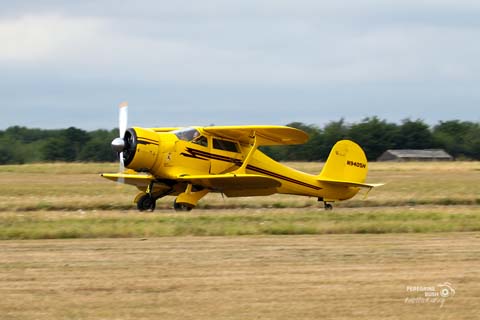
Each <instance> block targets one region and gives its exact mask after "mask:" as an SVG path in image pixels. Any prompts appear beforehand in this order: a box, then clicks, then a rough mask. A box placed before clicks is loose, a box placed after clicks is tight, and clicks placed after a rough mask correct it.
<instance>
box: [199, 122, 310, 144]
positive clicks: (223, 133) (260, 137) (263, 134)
mask: <svg viewBox="0 0 480 320" xmlns="http://www.w3.org/2000/svg"><path fill="white" fill-rule="evenodd" d="M203 131H205V132H207V133H210V134H212V135H214V136H218V137H223V138H227V139H231V140H236V141H239V142H241V143H250V140H251V137H252V136H253V134H255V136H256V137H257V142H258V145H260V146H273V145H281V144H302V143H305V142H307V140H308V135H307V134H306V133H305V132H303V131H302V130H298V129H295V128H291V127H286V126H222V127H217V126H215V127H204V128H203Z"/></svg>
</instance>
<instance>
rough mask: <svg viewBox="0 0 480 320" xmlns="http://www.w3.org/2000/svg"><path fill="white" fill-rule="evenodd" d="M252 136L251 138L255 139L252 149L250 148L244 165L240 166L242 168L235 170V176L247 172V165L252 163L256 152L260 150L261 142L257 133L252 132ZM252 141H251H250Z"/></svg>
mask: <svg viewBox="0 0 480 320" xmlns="http://www.w3.org/2000/svg"><path fill="white" fill-rule="evenodd" d="M251 134H252V135H251V136H250V139H253V144H251V146H252V147H251V148H250V151H248V154H247V156H246V157H245V160H243V163H242V165H241V166H240V168H238V169H237V170H235V171H234V172H233V174H236V173H246V172H245V169H246V168H247V165H248V163H249V162H250V159H251V158H252V156H253V154H254V153H255V151H256V150H257V148H258V145H259V141H258V140H257V135H256V133H255V131H252V133H251ZM250 141H251V140H250Z"/></svg>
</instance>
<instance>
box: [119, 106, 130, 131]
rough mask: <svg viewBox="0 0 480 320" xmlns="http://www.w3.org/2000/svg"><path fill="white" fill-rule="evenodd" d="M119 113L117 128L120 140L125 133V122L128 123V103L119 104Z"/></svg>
mask: <svg viewBox="0 0 480 320" xmlns="http://www.w3.org/2000/svg"><path fill="white" fill-rule="evenodd" d="M118 107H119V113H118V128H119V131H120V138H122V139H123V137H124V136H125V131H127V122H128V102H126V101H124V102H122V103H120V105H119V106H118Z"/></svg>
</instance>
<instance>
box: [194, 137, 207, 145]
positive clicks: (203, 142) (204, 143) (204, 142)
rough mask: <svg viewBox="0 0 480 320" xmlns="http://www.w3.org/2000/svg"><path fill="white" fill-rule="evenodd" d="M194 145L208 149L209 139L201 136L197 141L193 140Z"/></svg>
mask: <svg viewBox="0 0 480 320" xmlns="http://www.w3.org/2000/svg"><path fill="white" fill-rule="evenodd" d="M193 143H195V144H198V145H201V146H204V147H208V139H207V137H205V136H200V137H198V138H196V139H195V140H193Z"/></svg>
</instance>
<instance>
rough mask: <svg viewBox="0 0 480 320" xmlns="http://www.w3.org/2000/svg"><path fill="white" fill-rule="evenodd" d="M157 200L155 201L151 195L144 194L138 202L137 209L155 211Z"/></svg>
mask: <svg viewBox="0 0 480 320" xmlns="http://www.w3.org/2000/svg"><path fill="white" fill-rule="evenodd" d="M156 201H157V199H155V198H154V197H153V196H152V195H150V194H144V195H143V196H141V197H140V199H138V201H137V209H138V210H139V211H153V210H155V204H156Z"/></svg>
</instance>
